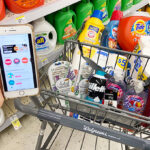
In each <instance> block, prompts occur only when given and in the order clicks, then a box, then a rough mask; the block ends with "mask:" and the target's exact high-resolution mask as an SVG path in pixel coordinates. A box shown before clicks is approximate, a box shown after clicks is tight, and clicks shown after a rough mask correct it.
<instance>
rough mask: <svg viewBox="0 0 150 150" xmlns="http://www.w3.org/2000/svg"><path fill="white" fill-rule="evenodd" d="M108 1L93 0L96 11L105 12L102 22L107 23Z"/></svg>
mask: <svg viewBox="0 0 150 150" xmlns="http://www.w3.org/2000/svg"><path fill="white" fill-rule="evenodd" d="M106 1H107V0H92V2H93V5H94V10H100V11H102V12H103V19H102V21H103V22H105V21H107V20H108V10H107V5H106Z"/></svg>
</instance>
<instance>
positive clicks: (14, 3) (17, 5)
mask: <svg viewBox="0 0 150 150" xmlns="http://www.w3.org/2000/svg"><path fill="white" fill-rule="evenodd" d="M44 1H45V0H23V1H22V0H5V3H6V5H7V8H8V9H9V10H10V11H12V12H13V13H16V14H18V13H23V12H25V11H28V10H31V9H34V8H36V7H39V6H41V5H43V4H44Z"/></svg>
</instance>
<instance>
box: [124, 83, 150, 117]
mask: <svg viewBox="0 0 150 150" xmlns="http://www.w3.org/2000/svg"><path fill="white" fill-rule="evenodd" d="M147 95H148V94H147V93H146V92H145V91H144V83H143V81H140V80H136V81H135V86H131V87H130V88H129V89H127V91H126V93H125V96H124V100H123V108H124V109H125V110H128V111H131V112H135V113H138V114H141V115H142V114H143V111H144V109H145V106H146V102H147Z"/></svg>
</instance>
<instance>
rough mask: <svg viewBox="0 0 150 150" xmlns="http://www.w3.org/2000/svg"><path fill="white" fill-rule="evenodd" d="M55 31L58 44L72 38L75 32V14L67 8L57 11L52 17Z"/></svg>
mask: <svg viewBox="0 0 150 150" xmlns="http://www.w3.org/2000/svg"><path fill="white" fill-rule="evenodd" d="M54 24H55V29H56V32H57V39H58V43H60V44H64V41H65V40H67V39H69V38H71V37H73V36H74V35H75V34H76V32H77V30H76V14H75V12H74V11H72V10H70V9H69V7H67V8H64V9H62V10H60V11H58V12H57V13H56V14H55V17H54Z"/></svg>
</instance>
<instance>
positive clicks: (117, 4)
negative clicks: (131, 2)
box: [108, 0, 121, 18]
mask: <svg viewBox="0 0 150 150" xmlns="http://www.w3.org/2000/svg"><path fill="white" fill-rule="evenodd" d="M114 10H121V0H109V4H108V17H109V18H111V16H112V13H113V11H114Z"/></svg>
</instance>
